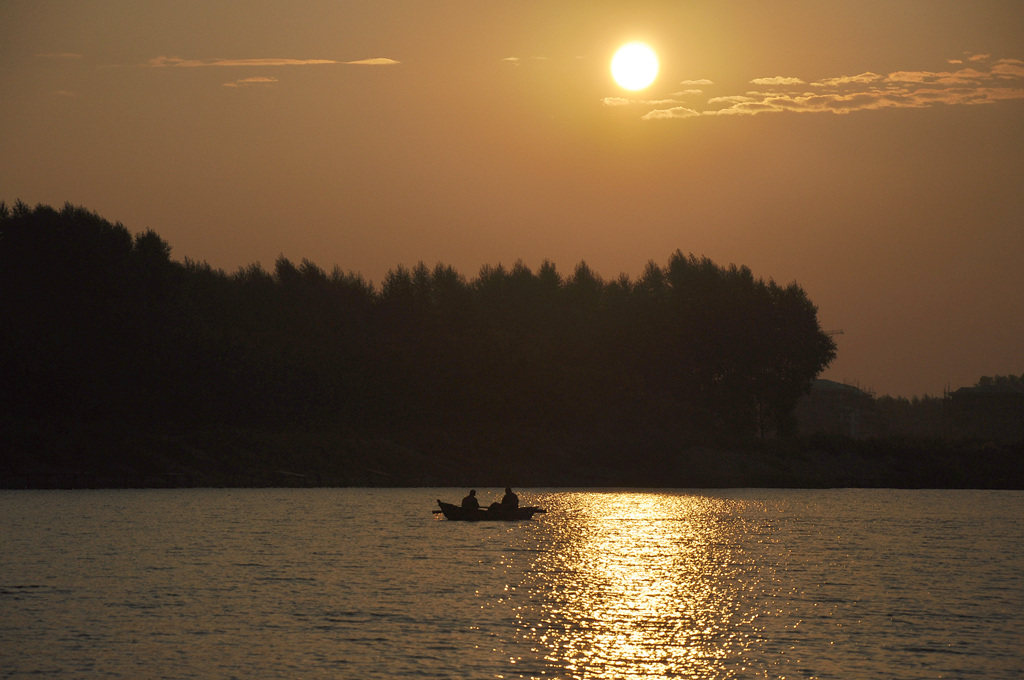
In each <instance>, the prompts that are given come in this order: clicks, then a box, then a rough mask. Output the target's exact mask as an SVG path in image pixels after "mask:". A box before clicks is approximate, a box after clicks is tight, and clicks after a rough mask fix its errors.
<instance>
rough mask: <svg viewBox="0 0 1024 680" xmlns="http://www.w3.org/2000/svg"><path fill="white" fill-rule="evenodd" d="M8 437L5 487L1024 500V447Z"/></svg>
mask: <svg viewBox="0 0 1024 680" xmlns="http://www.w3.org/2000/svg"><path fill="white" fill-rule="evenodd" d="M7 425H8V426H7V427H5V428H4V429H5V438H6V440H7V441H6V442H5V443H4V444H3V458H2V460H0V488H6V489H19V488H55V489H65V488H68V489H70V488H147V487H153V488H160V487H317V486H334V487H345V486H366V487H414V486H466V487H471V486H495V487H503V486H506V485H512V486H517V487H676V488H735V487H765V488H834V487H876V488H993V489H1020V488H1024V444H1021V443H1017V444H996V443H990V442H989V443H987V442H980V441H952V440H946V439H939V438H913V439H912V438H900V439H874V440H854V439H848V438H839V437H828V438H825V437H816V438H804V439H800V440H798V441H795V442H791V443H788V444H785V445H782V444H779V443H777V442H767V443H765V442H761V443H758V444H751V445H747V446H708V445H702V446H697V445H693V444H692V443H687V442H683V441H680V440H678V439H676V440H673V439H672V438H671V437H667V436H665V435H664V434H661V435H660V436H656V435H651V436H649V437H646V438H645V437H631V438H629V439H628V440H620V441H614V440H611V439H609V438H607V437H602V436H600V435H596V434H594V435H586V434H581V433H549V432H543V433H542V432H530V431H521V432H516V433H514V434H513V433H510V432H501V433H493V432H488V433H484V432H476V433H461V434H459V435H453V434H451V433H446V432H438V431H435V432H427V433H424V432H419V433H415V434H404V435H403V434H388V435H375V436H369V435H366V434H365V433H353V432H350V431H345V430H339V429H332V428H320V429H306V430H273V429H257V428H250V429H241V428H208V429H195V430H187V431H186V430H168V429H146V428H138V427H136V428H129V427H126V426H125V425H123V424H111V423H105V424H104V423H67V422H65V423H35V424H19V425H17V426H12V424H11V423H8V424H7Z"/></svg>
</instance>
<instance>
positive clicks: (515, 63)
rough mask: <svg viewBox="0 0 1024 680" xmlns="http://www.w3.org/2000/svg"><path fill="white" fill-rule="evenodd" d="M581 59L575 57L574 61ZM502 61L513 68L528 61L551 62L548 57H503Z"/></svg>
mask: <svg viewBox="0 0 1024 680" xmlns="http://www.w3.org/2000/svg"><path fill="white" fill-rule="evenodd" d="M581 58H582V57H576V59H581ZM502 61H507V62H508V63H510V64H512V65H513V66H522V65H523V64H524V63H526V62H528V61H551V60H550V58H548V57H504V58H502Z"/></svg>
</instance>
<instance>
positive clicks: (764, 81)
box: [750, 76, 804, 85]
mask: <svg viewBox="0 0 1024 680" xmlns="http://www.w3.org/2000/svg"><path fill="white" fill-rule="evenodd" d="M750 84H751V85H803V84H804V81H802V80H800V79H799V78H789V77H786V76H774V77H772V78H754V79H753V80H751V81H750Z"/></svg>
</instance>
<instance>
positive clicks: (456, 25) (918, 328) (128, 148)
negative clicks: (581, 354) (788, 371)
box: [0, 0, 1024, 398]
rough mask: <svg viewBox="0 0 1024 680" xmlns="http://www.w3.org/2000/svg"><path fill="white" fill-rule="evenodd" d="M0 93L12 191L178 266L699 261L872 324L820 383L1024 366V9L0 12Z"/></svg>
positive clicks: (133, 7) (1008, 2)
mask: <svg viewBox="0 0 1024 680" xmlns="http://www.w3.org/2000/svg"><path fill="white" fill-rule="evenodd" d="M632 40H640V41H644V42H646V43H647V44H648V45H650V46H651V47H652V48H653V49H654V50H655V51H656V52H657V54H658V56H659V60H660V71H659V74H658V77H657V79H656V80H655V82H654V83H653V84H652V85H651V86H650V87H648V88H647V89H645V90H642V91H638V92H629V91H626V90H624V89H622V88H621V87H619V86H618V85H617V84H616V83H615V82H614V81H613V80H612V78H611V74H610V68H609V64H610V61H611V57H612V55H613V54H614V52H615V50H616V49H617V48H618V47H619V46H620V45H622V44H623V43H625V42H628V41H632ZM0 93H2V94H0V200H4V201H6V202H7V203H8V204H11V203H13V202H14V201H16V200H22V201H24V202H26V203H28V204H30V205H36V204H39V203H42V204H46V205H52V206H54V207H59V206H61V205H63V204H64V203H65V202H70V203H72V204H74V205H80V206H84V207H86V208H88V209H90V210H93V211H95V212H97V213H99V214H100V215H101V216H102V217H104V218H106V219H108V220H110V221H113V222H121V223H122V224H124V225H125V226H126V227H127V228H128V229H129V230H131V231H133V232H139V231H143V230H145V229H153V230H154V231H156V232H157V233H158V234H159V235H160V236H161V237H162V238H163V239H164V240H166V241H167V242H168V243H169V244H170V245H171V247H172V257H174V258H175V259H177V260H184V259H185V258H190V259H192V260H197V261H201V262H202V261H205V262H208V263H209V264H210V265H212V266H214V267H217V268H221V269H224V270H225V271H227V272H229V273H230V272H233V271H235V270H237V269H238V268H239V267H242V266H246V265H250V264H253V263H256V262H259V263H261V264H262V265H263V266H264V267H265V268H267V269H272V268H273V266H274V262H275V260H276V259H277V258H278V257H279V256H282V255H283V256H284V257H287V258H289V259H291V260H292V261H293V262H300V261H301V260H303V259H308V260H310V261H312V262H314V263H316V264H318V265H319V266H321V267H323V268H324V269H325V270H328V271H330V270H331V269H333V268H334V267H335V266H338V267H340V268H341V269H342V270H343V271H346V272H355V273H359V274H361V275H362V276H363V277H365V278H366V279H367V280H369V281H371V282H373V283H374V284H376V285H379V283H380V282H381V280H382V279H383V278H384V276H385V275H386V273H387V272H388V271H389V270H392V269H395V268H396V267H397V266H398V265H405V266H414V265H415V264H416V263H418V262H421V261H422V262H424V263H425V264H427V265H428V266H431V267H432V266H433V265H434V264H436V263H438V262H443V263H444V264H448V265H452V266H454V267H455V268H456V269H457V270H458V271H459V272H461V273H462V274H463V275H465V276H466V277H467V278H470V279H472V278H474V277H475V276H476V275H477V273H478V272H479V270H480V268H481V267H482V266H484V265H492V266H495V265H498V264H503V265H505V266H511V265H513V264H515V263H516V262H517V261H522V262H523V263H524V264H526V265H527V266H529V267H531V268H533V269H536V268H537V267H538V266H539V265H540V264H541V263H542V262H543V261H544V260H550V261H551V262H553V263H554V264H555V265H556V266H557V268H558V270H559V271H560V272H562V273H563V274H569V273H571V272H572V270H573V269H574V268H575V266H576V265H577V264H578V263H579V262H581V261H582V262H586V263H587V264H588V265H589V266H590V267H591V268H592V269H593V270H595V271H596V272H598V273H599V274H600V275H601V276H603V277H604V278H605V279H609V280H610V279H614V278H616V277H618V276H619V274H622V273H625V274H627V275H629V276H630V277H631V278H636V277H638V276H639V275H640V274H641V273H642V271H643V269H644V267H645V266H646V264H647V263H648V262H649V261H652V260H653V261H654V262H656V263H658V264H661V265H664V264H666V263H667V261H668V259H669V257H670V256H671V255H672V253H674V252H675V251H676V250H681V251H682V252H683V253H684V254H687V253H693V254H695V255H698V256H707V257H709V258H711V259H712V260H714V261H715V262H717V263H719V264H720V265H723V266H725V265H729V264H736V265H739V266H747V267H749V268H750V269H751V270H752V271H753V273H754V274H755V276H758V277H762V278H764V279H766V280H768V279H772V280H774V281H776V282H778V283H780V284H788V283H790V282H796V283H797V284H799V285H800V286H801V287H802V288H803V289H804V290H805V291H806V292H807V294H808V296H809V297H810V298H811V300H812V301H813V302H814V303H815V304H816V305H817V306H818V317H819V320H820V322H821V325H822V327H823V328H824V329H826V330H840V329H841V330H842V331H843V333H842V334H841V335H836V336H835V339H836V341H837V344H838V348H839V351H838V357H837V359H836V360H835V362H834V363H833V364H832V366H831V367H829V369H828V370H827V371H826V372H825V373H824V374H823V376H822V377H825V378H828V379H831V380H836V381H840V382H846V383H850V384H855V385H858V386H860V387H861V388H863V389H866V390H870V391H872V392H874V393H875V394H876V395H878V396H883V395H891V396H902V397H907V398H911V397H914V396H925V395H930V396H941V395H942V393H943V391H944V390H946V389H954V390H955V389H957V388H959V387H963V386H969V385H973V384H974V383H975V382H977V380H978V379H979V378H980V377H981V376H987V375H1008V374H1014V375H1020V374H1021V373H1024V266H1022V263H1024V3H1022V2H1019V0H1005V1H991V0H972V1H969V2H968V1H966V0H965V1H956V2H953V1H949V0H899V1H893V0H856V1H849V2H847V1H836V0H819V1H816V2H806V1H803V0H775V1H773V2H763V1H730V0H719V1H716V2H685V1H679V0H677V1H675V2H643V1H642V0H633V1H630V2H602V1H600V0H591V1H588V2H585V3H580V2H554V1H550V0H549V1H540V0H536V1H530V0H516V1H514V2H491V1H488V0H465V1H464V0H437V1H434V0H393V1H392V0H372V1H366V2H364V1H362V0H346V1H344V2H342V1H330V2H329V1H326V0H290V1H289V2H270V1H267V0H245V1H244V2H243V1H234V2H228V1H221V0H205V1H202V2H194V1H190V0H175V1H173V2H167V1H164V0H147V2H137V1H136V0H66V1H59V0H0Z"/></svg>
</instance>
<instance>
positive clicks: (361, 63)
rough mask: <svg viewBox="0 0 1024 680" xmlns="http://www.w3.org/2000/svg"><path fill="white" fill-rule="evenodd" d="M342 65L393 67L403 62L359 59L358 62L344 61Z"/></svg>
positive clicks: (386, 59) (375, 58)
mask: <svg viewBox="0 0 1024 680" xmlns="http://www.w3.org/2000/svg"><path fill="white" fill-rule="evenodd" d="M341 63H342V64H352V65H354V66H393V65H395V64H400V63H402V62H400V61H395V60H394V59H388V58H387V57H374V58H373V59H357V60H356V61H343V62H341Z"/></svg>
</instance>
